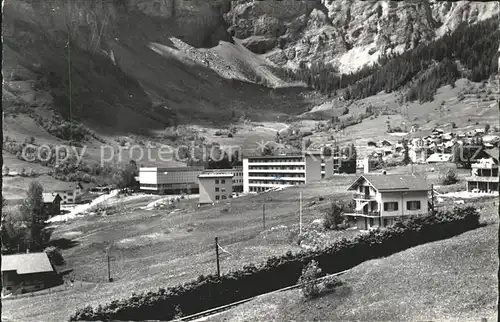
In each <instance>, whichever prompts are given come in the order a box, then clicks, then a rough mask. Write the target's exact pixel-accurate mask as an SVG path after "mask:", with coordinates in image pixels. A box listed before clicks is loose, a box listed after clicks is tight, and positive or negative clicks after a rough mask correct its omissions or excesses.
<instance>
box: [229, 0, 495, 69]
mask: <svg viewBox="0 0 500 322" xmlns="http://www.w3.org/2000/svg"><path fill="white" fill-rule="evenodd" d="M498 12H499V4H498V3H497V2H468V1H459V2H441V1H440V2H437V1H427V0H426V1H385V0H383V1H352V0H340V1H333V0H317V1H310V0H283V1H274V0H263V1H260V0H259V1H257V0H234V1H232V7H231V10H230V11H229V12H228V13H227V14H226V15H225V18H226V21H227V23H228V24H229V25H230V28H229V31H230V32H231V34H233V35H234V36H235V37H236V38H239V39H242V40H243V44H244V45H245V46H246V47H247V48H249V49H250V50H252V51H253V52H255V53H259V54H265V55H266V57H267V58H269V59H270V60H272V61H273V62H275V63H277V64H280V65H287V66H289V67H297V66H299V65H300V64H301V63H308V62H312V61H316V60H321V61H324V62H327V63H332V64H334V65H336V66H338V67H339V69H340V70H341V71H343V72H350V71H353V70H355V69H357V68H359V67H361V66H363V65H364V64H366V63H370V62H373V61H376V60H377V59H378V57H380V55H386V54H391V53H397V52H401V51H404V50H407V49H411V48H413V47H415V46H416V45H417V44H418V43H420V42H424V41H430V40H432V39H435V38H437V37H439V36H441V35H443V34H444V33H446V32H447V31H448V30H453V29H454V28H455V27H456V26H457V25H458V24H459V23H460V22H466V23H474V22H477V21H479V20H484V19H487V18H490V17H491V16H493V15H494V14H496V13H498Z"/></svg>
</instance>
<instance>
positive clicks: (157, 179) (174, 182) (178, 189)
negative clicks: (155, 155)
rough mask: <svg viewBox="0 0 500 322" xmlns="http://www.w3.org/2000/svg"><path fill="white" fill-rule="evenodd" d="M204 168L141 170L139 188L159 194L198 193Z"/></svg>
mask: <svg viewBox="0 0 500 322" xmlns="http://www.w3.org/2000/svg"><path fill="white" fill-rule="evenodd" d="M203 170H204V169H203V167H179V168H140V169H139V187H140V189H141V190H143V191H146V192H152V193H157V194H162V195H163V194H179V193H198V175H200V174H201V173H202V172H203Z"/></svg>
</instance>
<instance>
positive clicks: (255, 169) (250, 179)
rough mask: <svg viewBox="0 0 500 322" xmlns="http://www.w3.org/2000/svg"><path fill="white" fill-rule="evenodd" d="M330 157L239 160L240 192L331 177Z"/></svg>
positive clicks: (308, 155)
mask: <svg viewBox="0 0 500 322" xmlns="http://www.w3.org/2000/svg"><path fill="white" fill-rule="evenodd" d="M333 172H334V169H333V157H331V156H323V155H322V154H321V152H304V153H302V154H299V155H273V156H255V157H248V158H244V159H243V192H261V191H266V190H269V189H273V188H277V187H285V186H296V185H301V184H305V183H309V182H314V181H319V180H321V179H323V178H328V177H331V176H332V175H333Z"/></svg>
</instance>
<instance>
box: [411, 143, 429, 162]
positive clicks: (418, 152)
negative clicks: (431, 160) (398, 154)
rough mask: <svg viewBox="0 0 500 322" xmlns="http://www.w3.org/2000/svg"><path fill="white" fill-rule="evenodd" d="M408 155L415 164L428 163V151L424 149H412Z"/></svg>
mask: <svg viewBox="0 0 500 322" xmlns="http://www.w3.org/2000/svg"><path fill="white" fill-rule="evenodd" d="M408 155H409V157H410V159H411V162H413V163H426V162H427V149H426V148H423V147H414V148H411V149H410V151H409V152H408Z"/></svg>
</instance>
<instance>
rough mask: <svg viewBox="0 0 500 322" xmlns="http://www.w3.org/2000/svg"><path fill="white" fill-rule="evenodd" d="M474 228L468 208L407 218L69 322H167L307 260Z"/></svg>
mask: <svg viewBox="0 0 500 322" xmlns="http://www.w3.org/2000/svg"><path fill="white" fill-rule="evenodd" d="M477 227H479V213H478V211H477V210H476V209H475V208H473V207H466V208H454V209H452V210H449V211H444V212H438V213H436V214H435V215H425V216H419V217H413V218H411V219H408V220H406V221H398V222H396V224H394V225H393V226H391V227H388V228H386V229H382V230H374V231H371V232H369V233H366V234H362V235H358V236H357V237H355V238H352V239H346V238H344V239H341V240H339V241H337V242H335V243H333V244H331V245H329V246H327V247H326V248H323V249H319V250H314V251H301V252H299V253H295V254H292V253H291V252H288V253H287V254H285V255H283V256H281V257H270V258H268V260H267V261H266V262H265V263H264V264H262V265H260V266H259V267H257V266H255V265H246V266H244V267H243V269H241V270H238V271H233V272H230V273H228V274H224V275H222V276H221V277H217V276H216V275H208V276H203V275H202V276H199V277H198V279H197V280H193V281H191V282H188V283H186V284H184V285H179V286H175V287H170V288H168V289H159V290H158V291H155V292H152V291H150V292H147V293H144V294H142V295H136V294H134V295H133V296H132V297H130V298H128V299H123V300H115V301H112V302H111V303H109V304H107V305H104V306H101V305H100V306H98V307H96V308H94V307H91V306H87V307H84V308H81V309H79V310H77V311H76V312H75V313H74V314H73V315H72V316H71V317H70V321H78V320H90V321H96V320H104V321H108V320H127V321H131V320H133V321H139V320H145V319H148V320H170V319H172V318H173V316H174V314H175V312H176V311H177V312H179V311H181V312H182V313H183V314H184V315H190V314H194V313H197V312H201V311H203V310H207V309H210V308H214V307H217V306H221V305H225V304H228V303H232V302H235V301H238V300H242V299H246V298H249V297H252V296H256V295H259V294H263V293H267V292H271V291H274V290H277V289H281V288H283V287H287V286H290V285H295V284H296V282H297V280H299V278H300V276H301V274H302V269H303V267H304V266H305V265H306V264H307V263H310V262H311V261H312V260H315V261H317V262H319V263H320V264H322V267H321V270H322V272H324V273H327V274H329V273H335V272H339V271H342V270H346V269H349V268H351V267H354V266H355V265H358V264H360V263H362V262H364V261H367V260H370V259H373V258H378V257H382V256H388V255H390V254H393V253H395V252H398V251H402V250H404V249H407V248H409V247H413V246H416V245H419V244H423V243H427V242H431V241H435V240H439V239H443V238H449V237H452V236H454V235H457V234H460V233H463V232H465V231H467V230H471V229H474V228H477Z"/></svg>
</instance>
